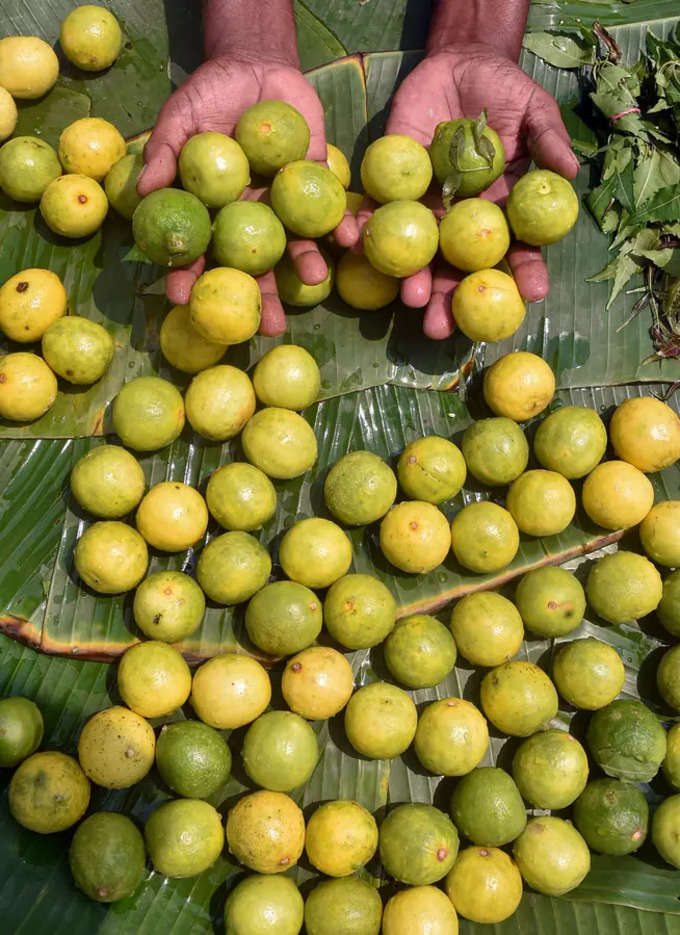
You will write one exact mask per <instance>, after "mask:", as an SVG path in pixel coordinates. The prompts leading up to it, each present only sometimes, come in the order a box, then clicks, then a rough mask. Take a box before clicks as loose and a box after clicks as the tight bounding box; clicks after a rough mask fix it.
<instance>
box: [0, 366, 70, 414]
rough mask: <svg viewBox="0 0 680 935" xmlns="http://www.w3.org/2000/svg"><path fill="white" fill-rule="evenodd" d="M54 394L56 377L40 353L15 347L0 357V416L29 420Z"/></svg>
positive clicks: (45, 405) (55, 393)
mask: <svg viewBox="0 0 680 935" xmlns="http://www.w3.org/2000/svg"><path fill="white" fill-rule="evenodd" d="M56 398H57V378H56V377H55V375H54V374H53V373H52V371H51V370H50V368H49V367H48V366H47V364H46V363H45V361H44V360H43V359H42V357H38V355H37V354H29V353H24V352H22V351H17V352H16V353H14V354H6V355H5V356H4V357H0V416H1V417H2V418H3V419H10V420H11V421H12V422H33V421H35V419H39V418H40V416H42V415H44V414H45V413H46V412H47V410H48V409H49V408H50V407H51V406H52V404H53V403H54V401H55V399H56Z"/></svg>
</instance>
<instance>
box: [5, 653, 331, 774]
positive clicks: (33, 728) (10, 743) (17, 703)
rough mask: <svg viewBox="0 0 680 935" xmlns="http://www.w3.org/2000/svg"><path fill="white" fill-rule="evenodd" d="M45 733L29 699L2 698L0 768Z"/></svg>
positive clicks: (31, 750) (22, 756)
mask: <svg viewBox="0 0 680 935" xmlns="http://www.w3.org/2000/svg"><path fill="white" fill-rule="evenodd" d="M343 659H344V656H343ZM43 732H44V724H43V716H42V714H41V713H40V708H39V707H38V706H37V704H36V703H35V702H34V701H31V700H30V698H22V697H21V696H12V697H10V698H3V699H2V700H0V767H7V766H17V765H18V764H19V763H20V762H21V761H22V760H25V759H26V757H27V756H30V755H31V754H32V753H35V751H36V750H37V749H38V747H39V746H40V744H41V742H42V739H43Z"/></svg>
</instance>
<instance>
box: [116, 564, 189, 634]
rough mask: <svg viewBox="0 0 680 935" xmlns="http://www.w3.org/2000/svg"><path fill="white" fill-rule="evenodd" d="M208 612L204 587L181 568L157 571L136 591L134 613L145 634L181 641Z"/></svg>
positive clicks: (136, 621)
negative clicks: (206, 610) (179, 569)
mask: <svg viewBox="0 0 680 935" xmlns="http://www.w3.org/2000/svg"><path fill="white" fill-rule="evenodd" d="M204 613H205V597H204V595H203V591H202V590H201V589H200V587H199V586H198V585H197V584H196V582H195V581H194V579H193V578H190V577H189V575H185V574H184V573H183V572H181V571H155V572H154V573H153V574H151V575H149V577H148V578H145V579H144V581H142V583H141V584H140V585H139V587H138V588H137V590H136V591H135V599H134V602H133V605H132V614H133V616H134V618H135V623H136V624H137V626H138V627H139V629H140V630H141V631H142V633H143V634H144V635H145V636H148V637H149V639H152V640H165V641H166V642H167V643H178V642H180V640H183V639H186V637H187V636H190V635H191V634H192V633H193V632H194V631H195V630H196V629H197V628H198V627H199V626H200V623H201V621H202V620H203V615H204Z"/></svg>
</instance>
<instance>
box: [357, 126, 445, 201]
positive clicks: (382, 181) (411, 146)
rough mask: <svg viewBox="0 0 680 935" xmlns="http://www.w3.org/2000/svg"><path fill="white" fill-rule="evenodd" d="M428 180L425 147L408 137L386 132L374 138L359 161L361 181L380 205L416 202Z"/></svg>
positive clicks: (427, 157)
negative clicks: (406, 201)
mask: <svg viewBox="0 0 680 935" xmlns="http://www.w3.org/2000/svg"><path fill="white" fill-rule="evenodd" d="M431 180H432V165H431V163H430V157H429V156H428V153H427V150H426V149H425V147H424V146H422V145H421V144H420V143H418V142H416V140H414V139H411V137H410V136H404V135H402V134H400V133H389V134H387V135H386V136H381V137H378V139H377V140H374V141H373V142H372V143H371V144H370V146H368V148H367V149H366V152H365V153H364V157H363V159H362V160H361V184H362V185H363V186H364V191H365V192H366V194H367V195H370V197H371V198H373V199H375V201H378V202H380V204H385V202H387V201H398V200H404V199H407V200H409V201H418V199H419V198H422V196H423V195H424V194H425V192H426V191H427V189H428V187H429V185H430V181H431Z"/></svg>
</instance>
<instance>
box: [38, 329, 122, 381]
mask: <svg viewBox="0 0 680 935" xmlns="http://www.w3.org/2000/svg"><path fill="white" fill-rule="evenodd" d="M114 350H115V345H114V343H113V338H112V337H111V335H110V334H109V332H108V331H107V330H106V328H104V327H102V325H99V324H97V322H95V321H90V320H89V319H87V318H81V317H80V316H79V315H68V316H66V317H65V318H59V319H58V320H57V321H55V322H52V324H51V325H50V326H49V328H48V329H47V330H46V331H45V333H44V334H43V336H42V352H43V357H44V358H45V360H46V361H47V363H48V364H49V365H50V367H51V368H52V370H54V372H55V373H56V374H57V375H58V376H60V377H63V378H64V379H65V380H67V381H68V382H69V383H75V384H79V385H87V384H89V383H95V382H96V381H97V380H99V379H100V378H101V377H103V376H104V374H105V373H106V371H107V370H108V369H109V364H110V363H111V361H112V359H113V352H114Z"/></svg>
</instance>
